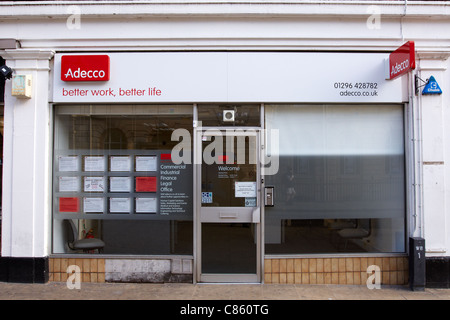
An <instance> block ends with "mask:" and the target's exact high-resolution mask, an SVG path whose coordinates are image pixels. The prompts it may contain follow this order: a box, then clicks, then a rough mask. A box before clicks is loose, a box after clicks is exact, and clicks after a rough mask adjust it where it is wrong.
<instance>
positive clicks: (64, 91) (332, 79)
mask: <svg viewBox="0 0 450 320" xmlns="http://www.w3.org/2000/svg"><path fill="white" fill-rule="evenodd" d="M79 56H80V55H75V57H77V58H73V59H74V61H79V59H80V58H79ZM107 56H109V59H110V68H111V71H110V74H111V76H110V77H109V81H97V82H94V81H93V80H100V79H101V78H94V76H98V77H99V76H100V75H103V73H102V74H100V71H98V72H97V73H95V74H94V71H95V70H103V69H101V68H100V66H97V65H88V64H87V63H86V65H85V66H80V64H79V63H74V62H73V63H71V64H67V61H70V60H71V59H70V57H71V55H70V54H56V55H55V72H54V74H55V78H54V82H53V83H54V86H53V101H52V102H55V103H58V102H61V103H67V102H68V103H202V102H203V103H210V102H214V103H219V102H223V103H232V102H236V101H239V102H241V103H244V102H249V103H252V102H258V103H260V102H264V103H402V102H406V101H408V93H407V88H408V87H407V85H406V80H404V79H403V78H399V79H396V80H393V81H385V70H384V68H383V66H384V62H385V60H386V59H388V57H389V54H387V53H324V52H319V53H317V52H314V53H313V52H129V53H126V52H108V54H107ZM85 57H86V58H85V59H86V61H89V60H91V59H92V57H95V56H93V55H88V54H86V55H85ZM67 59H69V60H67ZM411 63H413V62H411ZM398 64H400V65H401V66H398V68H399V69H402V66H403V65H404V64H403V65H402V64H401V63H400V62H398ZM70 66H71V68H70V69H71V70H70V71H71V72H69V70H68V69H69V67H70ZM410 66H411V64H410V65H409V67H410ZM394 67H395V65H394ZM78 70H79V72H78ZM75 71H77V73H75ZM108 74H109V73H106V72H105V78H104V79H103V80H106V79H107V76H108ZM61 75H62V77H61ZM65 75H67V77H66V76H65ZM89 77H92V78H89ZM87 80H90V81H89V82H88V81H87Z"/></svg>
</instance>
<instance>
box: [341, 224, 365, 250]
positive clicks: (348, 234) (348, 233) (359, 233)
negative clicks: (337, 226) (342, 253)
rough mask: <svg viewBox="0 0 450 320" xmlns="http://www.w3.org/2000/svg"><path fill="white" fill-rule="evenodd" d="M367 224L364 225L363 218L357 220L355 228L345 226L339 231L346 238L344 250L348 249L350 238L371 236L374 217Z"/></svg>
mask: <svg viewBox="0 0 450 320" xmlns="http://www.w3.org/2000/svg"><path fill="white" fill-rule="evenodd" d="M368 220H369V223H368V225H367V226H363V225H362V223H361V220H357V224H356V227H355V228H345V229H341V230H339V231H338V235H339V236H340V237H341V238H344V239H345V247H344V250H345V249H347V244H348V241H349V240H357V239H364V238H368V237H370V235H371V233H372V219H368Z"/></svg>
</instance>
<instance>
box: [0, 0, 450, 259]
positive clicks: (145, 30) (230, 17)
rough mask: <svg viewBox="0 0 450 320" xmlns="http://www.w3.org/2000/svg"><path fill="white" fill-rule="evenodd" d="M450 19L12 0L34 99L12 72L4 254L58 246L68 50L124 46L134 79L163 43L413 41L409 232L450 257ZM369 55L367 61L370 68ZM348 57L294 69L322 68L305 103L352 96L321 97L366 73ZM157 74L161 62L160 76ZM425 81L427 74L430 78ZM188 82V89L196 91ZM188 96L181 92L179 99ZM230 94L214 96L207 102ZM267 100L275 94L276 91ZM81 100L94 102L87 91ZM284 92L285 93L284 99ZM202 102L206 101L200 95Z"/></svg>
mask: <svg viewBox="0 0 450 320" xmlns="http://www.w3.org/2000/svg"><path fill="white" fill-rule="evenodd" d="M449 18H450V4H448V3H446V2H434V1H413V2H411V1H409V2H408V1H405V2H403V1H323V2H322V1H308V2H304V1H284V2H277V3H275V2H270V3H264V1H262V2H261V1H240V0H236V1H215V2H209V1H156V2H154V1H152V2H150V1H136V2H128V1H102V2H95V1H58V2H52V1H43V2H42V3H39V2H29V3H28V2H1V3H0V39H16V40H17V49H5V50H1V48H0V56H2V57H3V58H4V59H5V60H6V64H7V65H8V66H10V67H11V68H13V69H14V70H15V71H16V73H18V74H31V75H32V77H33V84H32V85H33V91H32V98H31V99H18V98H15V97H13V96H11V95H10V92H11V85H12V84H11V81H7V82H6V89H5V92H6V95H5V120H4V121H5V135H4V165H3V168H4V172H3V208H2V211H3V212H2V216H3V220H2V251H1V252H2V256H6V257H47V256H49V255H50V254H51V253H52V252H51V236H52V234H51V220H52V218H51V217H52V213H51V196H52V189H51V181H52V180H51V174H52V170H51V167H52V152H51V150H52V139H53V137H52V106H51V103H52V102H60V101H63V100H64V99H62V98H61V97H60V94H59V93H58V92H56V93H55V90H61V87H60V86H59V85H58V84H57V83H56V81H55V82H54V81H53V79H56V78H57V77H58V74H57V73H58V64H57V63H58V62H57V61H58V60H57V57H58V55H60V54H65V53H67V54H71V53H73V52H76V53H81V54H82V53H95V52H109V53H111V56H114V55H116V56H119V55H123V57H122V58H121V60H120V63H121V64H123V65H128V64H129V66H130V67H129V70H128V71H129V72H128V76H129V77H130V78H132V75H133V71H135V70H134V69H135V68H136V63H135V62H133V61H129V62H127V59H126V57H127V53H129V52H142V54H143V55H145V54H146V53H148V52H155V53H156V55H157V56H164V53H165V52H173V54H174V55H180V56H183V55H189V53H191V52H197V51H201V52H202V55H209V56H214V57H215V58H217V59H232V58H233V57H235V56H239V55H241V56H242V55H245V54H247V53H238V52H251V54H252V55H254V56H255V57H256V56H257V57H263V56H264V55H265V54H266V53H267V52H276V54H277V55H279V56H280V57H281V56H283V55H289V54H292V55H296V54H300V55H301V54H303V55H304V56H305V55H310V56H314V55H316V60H314V61H318V60H319V59H317V56H318V55H333V54H334V55H335V57H338V56H339V54H342V55H343V56H346V57H347V56H349V55H351V54H357V53H366V54H367V55H374V56H376V55H377V54H380V55H385V56H386V57H387V56H388V54H389V52H392V51H394V50H395V49H396V48H398V47H399V46H400V45H402V44H403V43H405V42H406V41H414V42H415V46H416V69H415V70H414V71H412V72H410V73H409V74H408V75H404V76H402V77H401V78H400V79H397V80H393V82H394V81H395V84H393V83H390V84H389V86H390V88H393V89H392V90H393V91H392V93H391V94H392V95H394V96H395V98H393V99H391V98H389V99H387V100H388V102H397V103H398V102H404V103H405V108H406V118H409V120H407V121H406V122H405V123H406V124H409V126H407V128H406V130H407V134H406V138H407V141H405V145H406V149H407V162H408V163H407V168H408V172H407V174H406V177H407V186H406V190H407V195H408V196H407V205H406V207H407V213H406V215H407V218H406V219H407V229H408V235H409V236H411V237H423V238H425V241H426V255H427V257H450V232H448V231H449V230H450V218H449V217H450V207H449V204H448V200H447V199H450V188H449V186H450V173H449V170H450V167H449V164H448V163H447V160H448V159H449V158H450V148H449V147H448V141H449V140H450V131H449V130H450V129H449V127H448V126H446V125H445V124H446V123H450V94H449V91H448V90H447V88H448V87H449V84H450V72H449V71H448V67H449V60H448V57H449V56H450V48H449V41H450V36H449V35H450V22H449V21H450V20H449ZM180 52H181V53H180ZM205 52H206V53H205ZM234 52H236V53H234ZM226 53H230V54H228V55H227V54H226ZM258 53H260V55H258ZM55 57H56V58H55ZM230 57H231V58H230ZM357 60H358V59H356V60H355V63H356V66H355V68H357V69H360V68H363V67H364V66H363V65H361V63H359V64H358V61H357ZM230 61H231V60H229V63H230V66H231V68H232V67H234V68H236V70H239V63H242V62H239V61H237V62H236V65H234V66H233V65H232V64H231V62H230ZM267 61H272V60H267ZM284 62H285V61H284ZM363 62H364V61H363ZM258 63H259V64H262V65H259V66H260V67H261V68H255V69H254V71H255V72H260V74H263V73H264V69H265V68H270V67H273V66H264V59H261V61H258ZM343 64H344V65H345V68H344V67H342V65H343ZM343 64H342V61H338V60H336V61H332V60H329V59H328V60H327V61H326V62H324V63H323V64H321V63H316V64H314V65H308V66H306V65H301V64H300V65H299V66H297V68H298V69H294V71H295V72H298V73H299V74H298V81H299V83H300V87H302V86H305V85H307V84H308V83H309V81H308V80H309V79H305V78H304V77H303V76H302V74H301V71H302V70H303V69H304V68H308V73H312V74H314V75H315V77H314V78H313V79H311V81H313V82H314V85H315V86H316V87H315V88H316V89H315V91H314V90H313V91H308V92H307V94H309V95H310V98H311V99H310V100H311V101H305V102H318V101H321V102H325V103H329V102H336V103H339V102H341V101H337V100H333V99H334V98H333V97H331V98H327V97H323V96H321V95H320V94H321V93H320V88H321V87H322V86H328V85H329V82H330V81H331V82H333V81H339V80H337V78H336V80H335V79H334V78H333V77H338V76H339V75H341V76H343V77H344V76H345V74H346V73H347V72H348V73H349V74H353V73H357V72H356V71H357V70H356V69H354V70H352V66H351V60H350V62H348V61H347V62H345V63H343ZM363 64H364V63H363ZM333 65H335V66H337V67H339V68H340V69H338V71H333V72H334V73H333V72H331V74H332V76H330V68H332V66H333ZM212 66H214V61H213V62H212ZM216 66H217V65H216ZM184 67H186V72H190V73H189V74H184V76H185V78H184V79H181V80H180V82H179V83H177V85H182V83H183V81H189V80H192V79H194V80H195V79H196V77H198V76H199V75H198V74H196V73H195V67H193V66H192V65H190V66H180V68H184ZM247 67H248V65H247ZM367 67H368V68H369V67H373V66H371V65H368V66H367ZM347 69H348V71H347ZM164 70H165V69H164V68H163V67H161V70H159V71H158V72H160V74H163V73H164ZM380 70H381V69H380ZM151 71H152V70H151V69H149V74H148V77H149V79H151V77H152V74H151ZM222 72H223V73H222ZM53 73H56V76H55V74H53ZM223 74H226V71H224V70H219V71H218V73H216V76H217V80H220V78H222V79H221V80H222V81H225V79H223V77H222V75H223ZM260 74H257V76H256V77H255V79H258V77H259V76H260ZM415 75H417V76H418V77H419V78H420V79H423V80H425V79H428V78H429V77H430V76H434V77H435V78H436V80H437V82H438V83H439V85H440V87H441V89H442V91H443V93H442V94H441V95H422V94H420V93H419V94H418V95H416V94H415V84H414V76H415ZM126 76H127V75H126V73H123V74H121V77H126ZM200 76H201V75H200ZM330 77H331V78H330ZM236 79H241V78H239V77H238V78H236ZM169 80H170V79H169ZM382 80H383V79H381V80H380V81H382ZM384 81H387V82H388V80H384ZM387 82H386V83H387ZM167 83H169V82H167ZM243 83H244V84H245V81H244V82H243ZM212 84H214V83H212ZM235 84H236V83H235ZM423 84H424V83H422V82H421V81H420V80H419V85H423ZM108 85H109V84H108ZM162 85H164V84H162ZM247 85H248V83H247ZM224 86H227V83H226V82H223V84H222V85H221V86H214V85H212V86H211V90H217V91H218V92H216V93H214V92H213V93H214V94H217V95H223V94H224V95H226V94H227V93H224V92H219V91H220V90H221V89H223V88H224ZM227 88H228V89H229V90H230V91H229V92H232V94H235V97H236V98H232V99H231V100H233V101H240V102H241V101H244V100H245V98H242V95H241V96H240V95H239V90H238V89H242V85H240V84H238V85H237V86H236V88H235V89H236V91H233V88H229V87H227ZM185 89H186V90H187V91H186V93H184V95H185V96H186V95H188V94H189V92H192V91H190V90H188V89H189V88H186V87H185ZM267 90H268V88H265V89H264V90H263V92H266V93H267ZM421 90H422V89H420V90H419V91H421ZM210 92H211V91H210ZM229 92H228V93H229ZM284 96H285V95H284ZM196 99H197V97H196V96H195V95H194V96H193V97H192V98H189V95H188V98H187V99H184V102H190V101H191V100H192V101H195V100H196ZM226 99H227V98H223V99H222V101H226ZM295 99H296V97H293V98H292V99H287V100H286V101H287V102H291V101H292V100H295ZM314 99H317V100H316V101H313V100H314ZM182 100H183V98H179V99H177V98H169V99H168V100H167V101H169V102H180V101H182ZM219 100H220V99H216V97H214V98H209V97H206V98H205V101H219ZM249 100H252V101H253V100H258V98H257V97H254V98H253V97H251V98H250V99H249ZM259 100H261V102H272V101H270V95H268V97H267V98H266V97H263V98H261V99H259ZM75 101H79V102H82V99H79V100H75ZM115 101H117V100H115ZM124 101H125V100H123V101H122V102H124ZM273 101H276V102H284V101H280V98H276V97H275V98H273ZM99 102H107V103H111V102H114V101H108V100H99ZM134 102H136V101H134ZM147 102H148V101H147ZM197 102H201V101H199V100H198V99H197ZM343 102H344V103H348V102H351V101H343ZM357 102H360V101H357ZM372 102H376V101H372ZM381 102H386V101H381Z"/></svg>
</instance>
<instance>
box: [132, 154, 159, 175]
mask: <svg viewBox="0 0 450 320" xmlns="http://www.w3.org/2000/svg"><path fill="white" fill-rule="evenodd" d="M136 171H156V156H151V157H148V156H136Z"/></svg>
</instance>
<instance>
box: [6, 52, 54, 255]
mask: <svg viewBox="0 0 450 320" xmlns="http://www.w3.org/2000/svg"><path fill="white" fill-rule="evenodd" d="M0 55H1V56H2V57H3V58H4V59H5V60H6V65H8V66H9V67H11V68H12V69H13V70H14V71H15V74H29V75H31V76H32V97H31V98H30V99H20V98H15V97H13V96H12V95H11V86H12V81H11V80H7V81H6V86H5V116H4V149H3V157H4V163H3V208H2V220H3V221H2V256H5V257H45V256H48V255H49V253H50V239H51V233H50V223H51V201H50V199H51V180H50V176H51V172H50V170H51V162H50V155H51V150H50V146H51V130H50V128H51V126H50V125H51V108H50V106H49V89H50V60H51V59H52V57H53V52H52V51H48V50H20V49H18V50H5V51H4V52H1V53H0Z"/></svg>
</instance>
